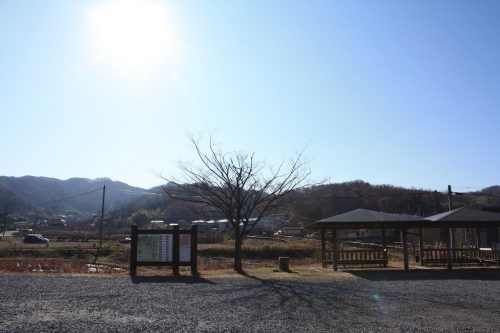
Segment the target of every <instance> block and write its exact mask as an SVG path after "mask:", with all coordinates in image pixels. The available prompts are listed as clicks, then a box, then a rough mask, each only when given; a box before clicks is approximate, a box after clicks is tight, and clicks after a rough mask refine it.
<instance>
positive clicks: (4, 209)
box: [2, 201, 7, 238]
mask: <svg viewBox="0 0 500 333" xmlns="http://www.w3.org/2000/svg"><path fill="white" fill-rule="evenodd" d="M2 215H3V235H2V238H4V237H5V229H7V201H5V204H4V206H3V214H2Z"/></svg>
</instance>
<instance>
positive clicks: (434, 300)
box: [0, 270, 500, 332]
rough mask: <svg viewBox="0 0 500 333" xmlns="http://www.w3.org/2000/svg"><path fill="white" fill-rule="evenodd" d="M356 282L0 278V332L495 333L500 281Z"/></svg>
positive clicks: (441, 275)
mask: <svg viewBox="0 0 500 333" xmlns="http://www.w3.org/2000/svg"><path fill="white" fill-rule="evenodd" d="M431 273H434V274H429V273H428V272H422V273H420V272H415V273H411V272H410V273H403V272H387V271H385V272H381V271H358V272H356V271H354V272H352V274H354V277H353V278H352V279H347V280H346V279H344V280H332V281H277V280H260V279H256V278H250V277H248V278H219V279H216V278H214V279H196V280H193V279H160V278H143V279H139V280H131V279H130V278H127V277H97V276H95V277H94V276H92V277H63V276H33V275H31V276H30V275H19V276H16V275H3V276H0V332H35V331H38V332H40V331H42V332H51V331H52V332H71V331H74V332H83V331H85V332H137V331H147V332H500V272H499V271H495V270H490V271H489V272H481V271H476V272H471V273H467V274H465V273H463V272H462V273H457V272H451V273H448V272H431Z"/></svg>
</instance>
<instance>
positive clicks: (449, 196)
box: [448, 185, 453, 249]
mask: <svg viewBox="0 0 500 333" xmlns="http://www.w3.org/2000/svg"><path fill="white" fill-rule="evenodd" d="M452 193H453V192H451V185H448V211H451V195H452ZM448 230H449V234H450V235H449V243H450V248H451V249H453V228H448Z"/></svg>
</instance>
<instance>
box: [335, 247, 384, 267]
mask: <svg viewBox="0 0 500 333" xmlns="http://www.w3.org/2000/svg"><path fill="white" fill-rule="evenodd" d="M328 257H329V258H328V260H327V263H333V252H330V253H329V256H328ZM374 264H376V265H383V266H384V267H385V266H387V251H386V250H384V249H364V250H358V249H356V250H339V251H337V265H343V266H344V267H345V266H346V265H361V266H362V267H363V266H364V265H374Z"/></svg>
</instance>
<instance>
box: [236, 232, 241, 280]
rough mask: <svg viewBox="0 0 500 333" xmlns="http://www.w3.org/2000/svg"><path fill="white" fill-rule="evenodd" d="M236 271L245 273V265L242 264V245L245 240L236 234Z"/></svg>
mask: <svg viewBox="0 0 500 333" xmlns="http://www.w3.org/2000/svg"><path fill="white" fill-rule="evenodd" d="M234 236H235V237H234V270H235V271H236V272H238V273H243V265H242V264H241V245H242V244H243V239H242V238H241V235H240V234H239V232H238V233H236V232H235V235H234Z"/></svg>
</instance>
